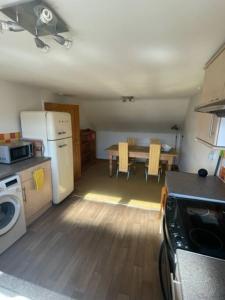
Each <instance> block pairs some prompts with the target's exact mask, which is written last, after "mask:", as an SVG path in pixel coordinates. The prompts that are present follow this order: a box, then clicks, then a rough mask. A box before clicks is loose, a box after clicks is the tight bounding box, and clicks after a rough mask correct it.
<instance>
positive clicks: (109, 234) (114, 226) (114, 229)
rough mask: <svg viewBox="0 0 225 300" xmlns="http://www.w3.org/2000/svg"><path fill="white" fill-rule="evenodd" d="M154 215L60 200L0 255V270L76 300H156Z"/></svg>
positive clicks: (156, 227) (156, 222)
mask: <svg viewBox="0 0 225 300" xmlns="http://www.w3.org/2000/svg"><path fill="white" fill-rule="evenodd" d="M158 232H159V219H158V213H156V212H152V211H149V210H141V209H136V208H130V207H126V206H122V205H111V204H105V203H95V202H89V201H85V200H83V199H77V198H75V197H73V198H70V199H67V200H65V201H64V202H63V203H62V204H61V205H59V206H55V207H52V208H50V209H49V210H48V211H47V212H46V213H45V214H44V215H43V216H41V217H40V218H39V219H38V220H37V221H36V222H35V223H33V224H32V225H31V226H30V227H29V228H28V231H27V233H26V235H24V236H23V237H22V238H21V239H20V240H18V241H17V242H16V243H15V244H14V245H13V246H12V247H10V248H9V249H8V250H6V251H5V252H4V253H3V254H2V255H0V270H1V271H3V272H6V273H8V274H11V275H14V276H16V277H19V278H21V279H24V280H27V281H30V282H32V283H35V284H37V285H40V286H42V287H45V288H48V289H50V290H53V291H55V292H58V293H61V294H64V295H67V296H70V297H73V298H75V299H78V300H92V299H93V300H134V299H135V300H145V299H146V300H161V299H162V298H161V292H160V285H159V277H158V270H157V266H158V265H157V264H158V252H159V245H160V240H161V237H160V235H159V233H158Z"/></svg>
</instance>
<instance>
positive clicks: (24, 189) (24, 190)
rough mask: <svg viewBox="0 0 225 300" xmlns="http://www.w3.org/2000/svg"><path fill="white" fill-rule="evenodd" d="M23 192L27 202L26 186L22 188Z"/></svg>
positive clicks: (24, 199)
mask: <svg viewBox="0 0 225 300" xmlns="http://www.w3.org/2000/svg"><path fill="white" fill-rule="evenodd" d="M22 191H23V201H24V202H27V196H26V188H25V186H24V187H23V188H22Z"/></svg>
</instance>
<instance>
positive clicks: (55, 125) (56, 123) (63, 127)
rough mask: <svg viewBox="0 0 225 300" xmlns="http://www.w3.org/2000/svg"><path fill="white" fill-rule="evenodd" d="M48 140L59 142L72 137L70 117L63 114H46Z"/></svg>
mask: <svg viewBox="0 0 225 300" xmlns="http://www.w3.org/2000/svg"><path fill="white" fill-rule="evenodd" d="M47 135H48V140H50V141H53V140H59V139H64V138H68V137H71V136H72V126H71V116H70V114H69V113H64V112H53V111H48V112H47Z"/></svg>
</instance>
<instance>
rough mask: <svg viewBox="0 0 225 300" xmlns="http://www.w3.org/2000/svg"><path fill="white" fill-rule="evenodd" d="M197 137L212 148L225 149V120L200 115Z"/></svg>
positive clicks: (213, 116)
mask: <svg viewBox="0 0 225 300" xmlns="http://www.w3.org/2000/svg"><path fill="white" fill-rule="evenodd" d="M197 122H198V127H197V128H198V133H197V137H198V139H200V140H201V141H203V142H205V143H206V144H208V145H209V146H212V147H225V118H218V117H217V116H216V115H214V114H206V113H198V119H197Z"/></svg>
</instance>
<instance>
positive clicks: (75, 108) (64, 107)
mask: <svg viewBox="0 0 225 300" xmlns="http://www.w3.org/2000/svg"><path fill="white" fill-rule="evenodd" d="M44 107H45V110H50V111H59V112H68V113H70V115H71V121H72V131H73V136H72V138H73V164H74V180H76V179H78V178H79V177H80V176H81V153H80V114H79V105H75V104H60V103H51V102H46V103H45V104H44Z"/></svg>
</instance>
